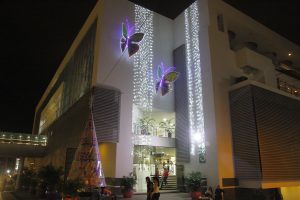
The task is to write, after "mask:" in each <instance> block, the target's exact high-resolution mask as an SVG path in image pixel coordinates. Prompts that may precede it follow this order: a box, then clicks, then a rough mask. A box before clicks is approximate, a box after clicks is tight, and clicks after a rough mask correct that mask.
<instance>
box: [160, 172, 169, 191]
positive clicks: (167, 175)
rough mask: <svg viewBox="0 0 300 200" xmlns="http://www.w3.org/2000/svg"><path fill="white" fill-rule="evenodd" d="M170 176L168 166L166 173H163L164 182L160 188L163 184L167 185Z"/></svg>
mask: <svg viewBox="0 0 300 200" xmlns="http://www.w3.org/2000/svg"><path fill="white" fill-rule="evenodd" d="M168 177H169V171H168V169H167V168H164V173H163V177H162V183H161V187H160V188H162V186H163V185H167V183H168V182H167V180H168Z"/></svg>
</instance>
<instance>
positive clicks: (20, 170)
mask: <svg viewBox="0 0 300 200" xmlns="http://www.w3.org/2000/svg"><path fill="white" fill-rule="evenodd" d="M23 166H24V158H20V163H19V169H18V174H17V180H16V190H19V189H20V179H21V174H22V171H23Z"/></svg>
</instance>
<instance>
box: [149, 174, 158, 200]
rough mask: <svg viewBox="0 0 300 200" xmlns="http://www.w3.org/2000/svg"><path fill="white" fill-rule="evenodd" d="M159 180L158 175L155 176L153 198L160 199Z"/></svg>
mask: <svg viewBox="0 0 300 200" xmlns="http://www.w3.org/2000/svg"><path fill="white" fill-rule="evenodd" d="M159 197H160V193H159V180H158V178H157V177H153V191H152V193H151V200H159Z"/></svg>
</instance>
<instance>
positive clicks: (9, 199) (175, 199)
mask: <svg viewBox="0 0 300 200" xmlns="http://www.w3.org/2000/svg"><path fill="white" fill-rule="evenodd" d="M23 197H24V200H32V198H27V197H26V195H23ZM119 199H120V200H121V199H124V198H118V200H119ZM145 199H146V195H145V194H136V195H133V197H132V198H131V199H128V198H126V200H145ZM0 200H16V198H15V197H14V196H13V195H12V194H11V193H10V192H2V193H0ZM124 200H125V199H124ZM159 200H191V197H190V196H189V194H187V193H162V194H161V195H160V198H159Z"/></svg>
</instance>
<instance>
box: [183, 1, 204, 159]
mask: <svg viewBox="0 0 300 200" xmlns="http://www.w3.org/2000/svg"><path fill="white" fill-rule="evenodd" d="M184 15H185V39H186V64H187V81H188V84H187V85H188V110H189V125H190V130H189V131H190V145H191V149H190V150H191V154H192V155H195V154H196V150H199V152H200V153H205V152H204V150H205V133H204V114H203V96H202V77H201V62H200V47H199V12H198V3H197V1H196V2H195V3H193V4H192V5H191V6H190V7H189V8H188V9H186V10H185V12H184ZM197 148H198V149H197Z"/></svg>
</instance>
